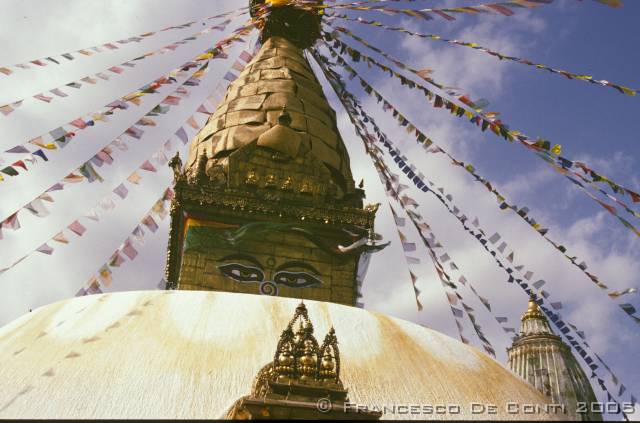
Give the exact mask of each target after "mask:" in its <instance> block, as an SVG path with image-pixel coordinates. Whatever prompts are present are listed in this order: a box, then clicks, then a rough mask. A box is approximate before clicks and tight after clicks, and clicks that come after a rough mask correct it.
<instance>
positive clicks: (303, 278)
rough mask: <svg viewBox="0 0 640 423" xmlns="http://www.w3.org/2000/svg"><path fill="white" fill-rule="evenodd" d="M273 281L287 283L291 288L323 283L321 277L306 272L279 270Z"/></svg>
mask: <svg viewBox="0 0 640 423" xmlns="http://www.w3.org/2000/svg"><path fill="white" fill-rule="evenodd" d="M273 281H274V282H275V283H277V284H278V285H285V286H289V287H291V288H308V287H310V286H315V285H321V284H322V281H321V280H320V279H318V278H316V277H315V276H313V275H312V274H310V273H306V272H284V271H283V272H278V273H276V275H275V277H274V278H273Z"/></svg>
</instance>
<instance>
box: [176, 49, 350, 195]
mask: <svg viewBox="0 0 640 423" xmlns="http://www.w3.org/2000/svg"><path fill="white" fill-rule="evenodd" d="M285 107H286V109H287V112H288V113H289V114H290V116H291V123H290V125H288V126H286V127H287V129H286V130H285V129H283V128H278V120H277V119H278V116H279V114H280V113H281V111H282V109H283V108H285ZM276 128H278V129H276ZM265 137H266V138H268V139H269V141H268V142H267V141H266V140H265ZM258 140H260V141H258ZM300 140H305V143H306V145H308V146H309V148H310V150H311V152H312V154H314V155H315V156H316V157H317V158H318V159H319V160H320V161H321V162H322V163H324V164H325V165H326V166H327V167H328V168H330V169H331V170H332V175H334V176H331V177H332V178H334V179H335V181H334V182H335V183H336V184H338V185H339V186H340V187H341V189H342V190H343V191H344V192H346V193H352V192H354V190H355V186H354V183H353V178H352V175H351V170H350V168H349V157H348V154H347V151H346V148H345V146H344V142H343V140H342V138H341V136H340V133H339V131H338V129H337V126H336V120H335V112H334V111H333V110H332V109H331V107H330V106H329V103H328V102H327V99H326V98H325V96H324V94H323V92H322V88H321V86H320V84H319V83H318V81H317V79H316V77H315V75H314V74H313V72H312V70H311V68H310V66H309V64H308V62H307V59H306V58H305V57H304V56H303V54H302V50H300V49H299V48H297V47H296V46H295V45H293V44H292V43H291V42H290V41H288V40H286V39H284V38H280V37H272V38H270V39H269V40H267V41H266V42H265V44H264V45H263V46H262V48H261V50H260V52H259V53H258V54H257V55H256V57H255V58H254V59H253V60H252V61H251V62H250V63H249V64H248V65H247V66H246V68H245V70H244V71H243V72H242V73H241V74H240V76H239V78H238V79H237V80H236V81H234V82H233V83H232V84H230V86H229V88H228V90H227V94H226V96H225V99H224V101H223V102H222V104H220V106H219V107H218V108H217V110H216V111H215V112H214V113H213V115H212V116H211V118H210V119H209V121H208V122H207V124H206V125H205V126H204V128H203V129H202V130H201V131H200V133H198V135H197V136H196V137H195V138H194V139H193V141H192V146H191V148H190V153H189V158H188V159H187V161H186V164H187V173H193V172H194V171H195V168H196V167H197V164H198V157H200V156H201V155H202V154H205V153H206V154H207V155H208V157H209V158H211V159H216V158H219V157H225V156H228V155H229V153H230V152H232V151H236V150H238V149H239V148H242V147H243V146H246V145H248V144H250V143H253V142H256V141H258V142H259V144H260V145H263V146H268V147H272V146H275V147H276V150H278V151H286V152H288V154H291V153H294V152H296V151H297V146H298V145H299V144H300V143H301V142H302V141H300Z"/></svg>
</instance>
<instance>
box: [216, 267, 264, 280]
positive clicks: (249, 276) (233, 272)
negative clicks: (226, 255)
mask: <svg viewBox="0 0 640 423" xmlns="http://www.w3.org/2000/svg"><path fill="white" fill-rule="evenodd" d="M218 269H220V272H222V274H223V275H225V276H226V277H228V278H231V279H233V280H234V281H237V282H244V283H250V282H261V281H262V280H263V279H264V274H263V273H262V270H260V269H258V268H257V267H251V266H245V265H243V264H240V263H229V264H223V265H220V266H218Z"/></svg>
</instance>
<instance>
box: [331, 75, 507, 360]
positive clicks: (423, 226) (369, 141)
mask: <svg viewBox="0 0 640 423" xmlns="http://www.w3.org/2000/svg"><path fill="white" fill-rule="evenodd" d="M339 83H340V81H339V80H338V81H337V82H336V85H334V88H337V89H338V91H337V93H338V97H339V98H340V99H341V100H343V101H346V102H348V103H347V104H345V108H346V110H347V113H349V114H350V117H351V118H352V122H354V121H355V122H356V123H354V124H355V125H356V126H357V127H360V128H362V130H363V132H365V134H366V135H364V136H363V135H362V134H360V133H359V134H360V135H361V138H362V140H363V142H364V144H365V149H366V151H367V152H368V153H369V155H370V156H371V158H372V159H373V161H374V164H375V167H376V169H377V170H378V173H379V174H380V177H381V178H382V179H384V182H386V184H385V183H384V182H383V184H385V185H386V186H387V188H388V192H389V193H391V194H393V195H394V196H393V198H395V199H396V200H398V195H397V191H393V190H391V189H389V187H390V186H391V187H393V186H394V184H393V183H392V182H391V181H392V180H393V179H396V180H399V178H398V177H397V176H396V175H394V174H393V173H392V172H391V171H390V170H389V168H388V167H387V166H386V165H385V164H384V160H383V158H382V152H381V151H380V150H379V149H378V148H377V146H376V145H375V144H374V142H375V141H374V140H375V139H374V137H373V136H371V135H369V134H368V133H367V130H366V127H365V124H364V123H363V121H362V120H360V119H359V118H358V117H357V114H358V111H360V113H364V111H363V110H362V109H361V107H360V106H359V105H358V104H357V102H356V101H355V99H354V98H352V97H351V96H350V93H348V92H347V91H346V90H344V89H343V88H342V86H340V85H339ZM350 106H351V107H350ZM363 118H364V121H365V122H368V123H369V124H371V125H372V126H373V127H374V129H375V132H376V133H377V134H382V135H383V136H384V134H383V133H382V132H381V131H380V130H379V128H378V127H377V125H376V124H375V121H374V120H373V119H372V118H371V116H368V115H366V116H363ZM385 137H386V136H385ZM399 203H400V204H401V205H402V207H403V209H405V211H406V212H407V214H408V216H409V218H411V219H412V221H413V223H414V224H415V226H416V228H417V229H418V231H420V233H422V234H423V235H425V236H426V237H427V238H428V239H429V241H430V242H429V246H430V247H433V248H434V249H435V248H443V246H442V244H441V243H440V242H439V241H438V240H437V239H436V238H435V234H433V232H432V231H431V227H430V226H429V225H428V224H427V223H426V222H424V221H423V220H422V217H421V216H419V215H418V214H416V213H414V212H412V211H411V210H408V209H407V206H406V204H404V203H403V202H400V201H399ZM411 205H412V206H414V207H417V206H418V204H417V202H415V201H414V202H413V203H411ZM392 214H393V216H394V220H395V222H396V225H398V224H402V225H404V219H400V218H398V216H397V214H396V213H395V211H394V210H393V208H392ZM403 238H404V237H402V236H401V239H403ZM403 243H404V239H403ZM438 262H440V263H447V262H450V264H449V267H450V269H451V270H452V271H459V269H458V266H457V265H456V264H455V263H454V262H453V261H452V260H451V258H450V256H449V254H448V253H444V254H442V255H440V256H439V257H438ZM440 267H442V264H440ZM445 273H446V272H445ZM449 282H450V280H449ZM458 282H459V283H461V284H462V285H468V288H469V289H470V290H471V291H472V292H473V294H474V295H475V296H476V298H478V300H479V301H480V302H481V303H482V304H483V305H484V306H485V308H486V309H487V310H488V311H489V312H490V313H491V314H492V316H493V317H494V318H495V320H496V322H497V323H498V324H499V325H500V326H501V327H502V329H503V331H504V332H505V333H508V334H509V333H510V334H515V328H514V327H509V326H506V325H505V324H507V323H508V319H506V318H498V317H496V316H495V315H493V312H492V310H491V304H490V302H489V300H487V299H486V298H484V297H482V296H480V295H479V294H478V292H477V290H476V289H475V288H474V287H473V285H472V284H471V283H470V282H469V281H468V280H467V278H466V277H465V276H464V275H462V274H460V276H459V278H458ZM462 304H463V306H464V308H465V310H467V311H468V309H470V308H469V307H468V306H467V305H466V304H464V303H462ZM452 306H453V305H452ZM471 316H472V315H471ZM471 316H470V317H471ZM471 318H472V317H471ZM473 323H474V328H475V329H476V331H479V330H480V328H479V327H475V326H476V324H475V320H474V322H473ZM481 339H483V338H482V337H481ZM485 349H487V348H485Z"/></svg>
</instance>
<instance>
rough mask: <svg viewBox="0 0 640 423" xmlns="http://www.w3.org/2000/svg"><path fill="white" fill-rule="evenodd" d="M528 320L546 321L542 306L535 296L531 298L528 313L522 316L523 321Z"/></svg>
mask: <svg viewBox="0 0 640 423" xmlns="http://www.w3.org/2000/svg"><path fill="white" fill-rule="evenodd" d="M526 319H546V318H545V316H544V314H543V313H542V310H540V306H539V305H538V303H537V302H536V298H535V296H533V295H532V296H531V297H529V305H528V307H527V311H526V312H525V313H524V314H523V315H522V319H521V320H526Z"/></svg>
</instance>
